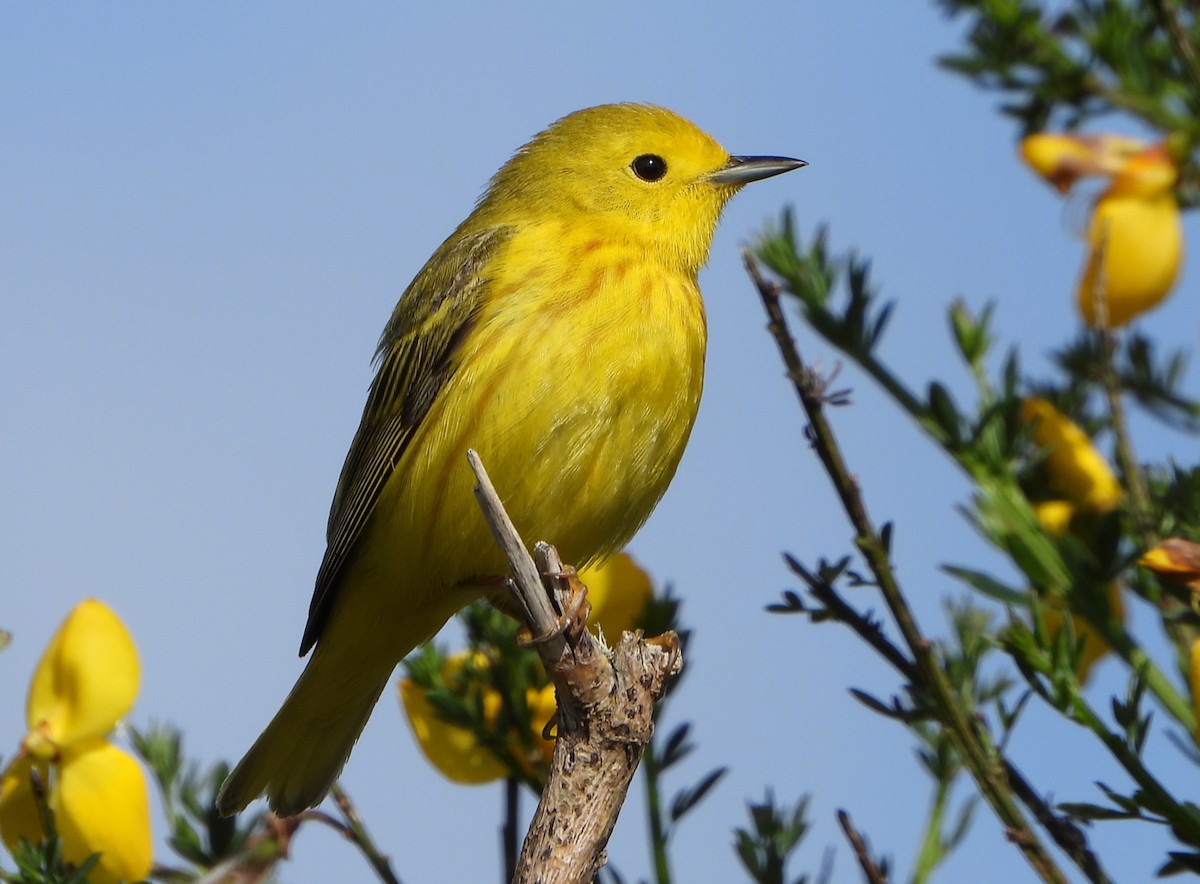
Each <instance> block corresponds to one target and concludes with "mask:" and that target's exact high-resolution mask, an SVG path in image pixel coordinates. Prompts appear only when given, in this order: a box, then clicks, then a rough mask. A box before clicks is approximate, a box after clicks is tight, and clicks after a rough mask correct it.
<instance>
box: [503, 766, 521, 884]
mask: <svg viewBox="0 0 1200 884" xmlns="http://www.w3.org/2000/svg"><path fill="white" fill-rule="evenodd" d="M520 812H521V781H520V780H518V779H517V778H516V777H505V779H504V827H503V828H502V829H501V834H500V837H501V839H502V840H503V842H504V884H508V882H509V881H511V880H512V879H513V876H514V875H516V874H517V856H518V854H519V853H520V850H521V830H520V828H518V826H517V817H518V816H519V815H520Z"/></svg>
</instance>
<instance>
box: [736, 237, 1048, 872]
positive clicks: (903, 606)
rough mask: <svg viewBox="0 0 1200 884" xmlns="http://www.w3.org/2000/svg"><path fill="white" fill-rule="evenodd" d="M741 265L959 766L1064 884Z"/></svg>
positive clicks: (780, 328)
mask: <svg viewBox="0 0 1200 884" xmlns="http://www.w3.org/2000/svg"><path fill="white" fill-rule="evenodd" d="M744 260H745V265H746V270H747V272H748V273H749V274H750V277H751V279H752V280H753V281H754V284H755V286H756V288H757V289H758V292H759V295H760V296H761V298H762V301H763V305H764V307H765V308H766V311H767V316H768V319H769V322H768V328H769V330H770V332H771V334H772V336H773V337H774V339H775V342H776V344H777V345H778V347H779V350H780V353H781V355H782V356H783V360H784V364H785V366H786V367H787V371H788V376H789V377H790V378H791V381H792V384H793V386H794V387H795V389H796V392H797V394H798V395H799V397H800V401H801V404H802V406H803V407H804V411H805V413H806V415H807V416H808V419H809V428H810V431H811V434H810V439H811V441H812V444H813V447H814V449H815V450H816V453H817V455H818V457H819V458H820V459H821V463H822V465H823V466H824V468H825V471H826V472H827V473H828V474H829V477H830V479H831V480H832V481H833V485H834V488H835V490H836V492H837V494H838V497H839V498H840V499H841V502H842V506H843V508H844V509H845V511H846V513H847V515H848V516H849V517H850V521H851V523H852V524H853V526H854V529H855V532H856V534H857V537H856V538H855V542H856V544H857V546H858V548H859V549H860V550H861V552H862V554H863V556H864V558H865V559H866V561H867V565H868V567H869V568H870V570H871V573H872V574H873V575H874V577H875V580H876V582H877V584H878V586H879V590H880V592H881V594H882V595H883V598H884V601H885V603H886V604H887V606H888V609H889V611H890V612H891V614H892V617H893V618H894V619H895V621H896V625H897V627H898V628H899V630H900V633H901V635H902V636H903V637H904V641H905V644H906V645H907V646H908V648H909V651H910V652H911V653H912V655H913V658H914V659H915V661H916V665H917V671H918V674H919V676H920V683H921V684H922V686H923V687H924V689H925V690H926V692H927V693H928V696H929V700H930V701H931V703H932V705H933V713H934V714H935V715H936V717H937V719H938V721H940V722H941V724H942V726H943V727H944V728H946V729H947V731H948V732H949V733H950V734H951V735H952V739H953V740H954V743H955V748H956V749H957V750H958V752H959V755H960V757H961V758H962V759H963V763H964V766H965V767H966V768H967V769H968V770H969V771H970V772H971V775H972V776H973V777H974V779H975V782H976V783H977V784H978V786H979V789H980V792H981V793H982V794H983V797H984V799H985V800H986V801H987V803H988V805H989V806H990V807H991V808H992V810H993V812H995V814H996V815H997V817H998V818H999V819H1000V821H1001V823H1002V824H1003V825H1004V826H1005V828H1006V830H1007V832H1008V837H1009V839H1010V840H1011V841H1012V842H1013V843H1014V844H1016V845H1017V847H1018V849H1020V851H1021V852H1022V854H1023V855H1024V856H1025V858H1026V860H1027V861H1028V862H1029V864H1030V865H1031V866H1032V867H1033V869H1034V870H1035V871H1036V872H1037V874H1038V875H1039V876H1041V877H1042V879H1043V880H1045V881H1052V882H1062V884H1065V882H1066V880H1067V879H1066V877H1065V876H1064V874H1063V872H1062V871H1061V870H1060V869H1059V868H1058V866H1057V864H1056V863H1055V862H1054V859H1053V858H1052V857H1051V856H1050V855H1049V853H1047V851H1046V849H1045V847H1044V846H1043V845H1042V843H1041V840H1040V839H1039V838H1038V837H1037V835H1036V833H1035V832H1034V831H1033V830H1032V829H1031V828H1030V827H1029V824H1028V823H1027V821H1026V820H1025V818H1024V816H1023V815H1022V813H1021V811H1020V808H1018V807H1017V805H1016V802H1015V801H1014V797H1013V794H1012V791H1011V789H1010V788H1009V787H1008V784H1007V782H1006V780H1005V778H1004V772H1003V768H1002V766H1000V765H999V764H997V759H996V753H995V750H994V747H993V746H991V745H990V742H987V741H985V740H983V739H981V738H980V734H979V733H978V732H977V730H976V728H975V727H974V726H973V725H972V723H971V721H970V719H969V718H968V716H967V715H966V714H965V712H964V710H963V709H962V707H961V705H960V704H959V703H958V700H957V698H956V697H955V695H954V691H953V689H952V688H951V686H950V684H949V682H948V681H947V679H946V675H945V673H944V672H943V671H942V670H941V668H940V666H939V665H938V660H937V656H936V654H935V653H934V650H933V645H932V643H931V642H930V641H929V640H928V639H927V638H925V636H924V635H923V634H922V633H921V631H920V629H919V628H918V626H917V623H916V619H915V618H914V616H913V613H912V610H911V609H910V608H909V606H908V602H907V600H906V599H905V597H904V595H903V593H902V591H901V589H900V586H899V584H898V583H897V581H896V577H895V572H894V571H893V570H892V567H891V562H890V561H889V558H888V551H887V548H886V546H885V544H884V542H883V540H882V538H881V537H880V535H879V533H878V532H877V531H876V530H875V527H874V525H873V524H872V522H871V519H870V517H869V516H868V514H867V511H866V506H865V504H864V501H863V498H862V495H861V494H860V493H859V489H858V484H857V482H856V480H855V479H854V477H853V475H852V474H851V472H850V470H849V468H848V467H847V466H846V463H845V460H844V459H843V457H842V453H841V449H840V448H839V446H838V444H837V441H836V439H835V437H834V434H833V430H832V428H831V427H830V426H829V423H828V422H827V421H826V420H825V416H824V400H823V399H822V392H823V384H822V382H821V379H820V378H819V377H817V376H816V375H815V374H814V373H813V372H812V371H811V370H810V369H809V368H808V367H807V366H805V364H804V363H803V361H802V360H801V358H800V355H799V352H798V351H797V349H796V346H795V342H794V341H793V340H792V337H791V335H790V333H789V332H788V329H787V320H786V319H785V318H784V315H783V310H782V308H781V306H780V303H779V287H778V286H777V285H774V284H771V283H768V282H767V281H766V280H764V279H763V278H762V275H761V274H760V273H759V270H758V266H757V264H756V263H755V261H754V259H753V257H752V256H751V255H750V253H749V252H745V253H744Z"/></svg>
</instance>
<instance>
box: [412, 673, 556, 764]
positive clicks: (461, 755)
mask: <svg viewBox="0 0 1200 884" xmlns="http://www.w3.org/2000/svg"><path fill="white" fill-rule="evenodd" d="M468 659H470V661H471V667H472V669H473V670H474V671H475V672H477V673H483V674H484V676H485V678H484V679H483V680H480V681H472V680H471V679H469V678H468V677H467V675H466V673H467V668H466V663H467V660H468ZM490 665H491V664H490V662H489V661H488V659H487V657H486V656H485V655H483V654H481V653H479V652H474V653H472V652H470V651H463V652H461V653H459V654H455V655H453V656H451V657H447V658H446V661H445V662H444V663H443V664H442V679H443V681H444V683H445V685H446V687H447V688H449V689H450V691H452V692H453V693H455V694H456V695H458V696H462V697H466V696H469V695H470V693H471V692H472V691H479V692H480V701H481V703H482V706H483V719H484V724H485V725H487V727H488V728H489V730H491V731H493V732H496V734H497V736H501V734H500V733H499V731H498V721H499V718H500V708H501V706H502V704H503V702H504V701H503V700H502V699H501V697H500V694H499V693H498V692H497V691H496V689H495V688H493V687H492V686H491V685H490V684H489V683H487V681H486V673H487V671H488V668H489V667H490ZM399 689H400V699H401V702H402V703H403V705H404V712H405V716H406V717H407V718H408V723H409V726H410V727H411V728H412V731H413V735H414V736H415V737H416V738H417V745H419V746H420V747H421V752H422V753H423V754H424V755H425V757H426V759H428V760H429V763H430V764H432V765H433V766H434V767H435V768H437V770H438V771H439V772H440V773H441V774H442V775H443V776H444V777H446V779H448V780H450V781H451V782H454V783H460V784H462V785H468V786H474V785H482V784H484V783H490V782H492V781H494V780H499V779H503V778H504V777H506V776H508V774H509V773H510V771H511V767H510V766H509V764H508V763H507V762H506V761H505V759H503V758H501V757H499V756H497V754H496V750H495V749H493V748H490V747H487V746H484V745H483V744H482V743H481V742H480V741H479V738H478V736H477V735H476V734H475V732H474V731H472V730H471V729H469V728H465V727H459V726H458V725H456V724H452V723H450V722H448V721H446V720H445V719H444V718H442V717H441V716H440V715H439V714H438V712H437V710H436V709H435V708H434V706H433V704H432V703H431V702H430V701H429V697H428V695H427V694H426V691H425V689H424V688H423V687H421V686H420V685H419V684H417V683H416V682H415V681H413V680H412V679H411V678H403V679H401V680H400V685H399ZM525 702H526V704H527V705H528V707H529V718H530V722H529V723H530V731H531V733H530V734H529V735H527V736H525V737H522V736H521V735H519V734H517V733H515V732H510V733H508V734H506V735H503V736H504V737H505V738H504V740H503V744H504V747H505V751H507V752H508V753H509V756H510V757H511V759H512V761H513V762H515V763H516V764H517V766H518V767H519V768H521V769H522V770H524V771H525V772H526V773H528V774H529V775H530V776H532V777H534V778H535V779H538V778H541V777H544V767H545V765H546V764H548V763H549V761H550V757H551V756H552V755H553V754H554V739H553V738H550V739H545V738H543V737H542V733H543V731H544V730H545V728H546V725H547V724H548V723H549V722H550V721H551V719H552V718H553V717H554V714H555V712H556V711H557V709H558V707H557V704H556V702H555V696H554V685H551V684H547V685H544V686H543V687H540V688H537V687H531V688H529V689H527V690H526V692H525ZM530 738H532V742H533V749H532V751H531V750H530V749H528V748H526V747H527V746H529V740H530ZM539 768H541V770H539Z"/></svg>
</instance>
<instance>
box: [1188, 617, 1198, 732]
mask: <svg viewBox="0 0 1200 884" xmlns="http://www.w3.org/2000/svg"><path fill="white" fill-rule="evenodd" d="M1188 684H1189V686H1190V687H1191V689H1192V707H1193V708H1194V709H1195V710H1196V721H1197V722H1200V638H1198V639H1196V640H1195V641H1193V642H1192V653H1191V657H1190V659H1189V661H1188ZM1196 728H1197V729H1196V733H1195V734H1193V735H1192V738H1193V739H1194V740H1195V741H1196V745H1197V746H1200V723H1198V724H1197V725H1196Z"/></svg>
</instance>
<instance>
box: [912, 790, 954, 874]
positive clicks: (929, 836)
mask: <svg viewBox="0 0 1200 884" xmlns="http://www.w3.org/2000/svg"><path fill="white" fill-rule="evenodd" d="M949 797H950V783H949V781H947V780H944V779H939V780H938V782H937V788H936V789H935V790H934V793H933V804H932V805H931V806H930V808H929V818H928V819H927V820H926V821H925V835H924V836H923V837H922V838H921V850H920V852H919V853H918V854H917V867H916V868H915V869H914V870H913V876H912V880H913V884H924V882H925V881H927V880H928V879H929V876H930V875H931V874H932V873H933V870H934V869H935V868H937V866H938V863H940V862H941V861H942V860H943V859H945V858H946V850H945V847H944V846H943V844H942V819H943V818H944V817H945V814H946V802H947V799H949Z"/></svg>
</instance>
